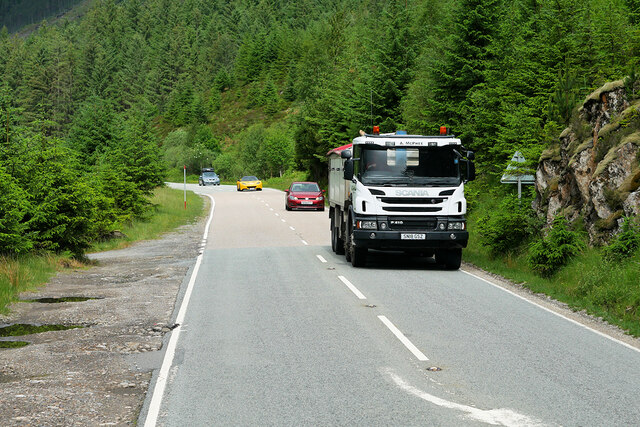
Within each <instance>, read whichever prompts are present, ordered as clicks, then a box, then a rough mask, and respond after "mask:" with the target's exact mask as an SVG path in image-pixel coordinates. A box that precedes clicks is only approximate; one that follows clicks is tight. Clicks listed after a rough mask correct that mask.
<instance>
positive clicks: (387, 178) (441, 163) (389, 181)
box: [328, 129, 475, 269]
mask: <svg viewBox="0 0 640 427" xmlns="http://www.w3.org/2000/svg"><path fill="white" fill-rule="evenodd" d="M328 155H329V206H330V207H329V215H330V218H331V233H332V236H331V242H332V249H333V250H334V251H335V252H337V253H345V255H346V257H347V260H348V261H351V263H352V264H353V265H354V266H362V265H364V264H365V262H366V256H367V252H368V250H369V249H376V250H404V251H407V252H413V253H422V254H425V255H427V256H433V255H435V257H436V262H438V263H440V264H444V265H445V266H446V267H447V268H452V269H457V268H459V267H460V262H461V257H462V248H465V247H466V246H467V242H468V239H469V233H468V231H467V228H466V220H465V214H466V209H467V202H466V199H465V197H464V183H465V182H467V181H469V180H471V179H474V177H475V168H474V165H473V161H472V160H473V157H474V156H473V153H472V152H470V151H467V150H465V149H464V148H463V147H462V143H461V141H460V139H459V138H456V137H455V136H452V135H448V132H447V131H446V129H445V130H444V131H443V132H441V134H440V135H437V136H423V135H407V134H406V132H402V131H399V132H395V133H392V134H376V133H374V134H363V135H361V136H359V137H357V138H355V139H354V140H353V142H352V143H351V144H348V145H345V146H342V147H338V148H336V149H334V150H332V151H330V152H329V153H328Z"/></svg>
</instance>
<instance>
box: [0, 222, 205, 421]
mask: <svg viewBox="0 0 640 427" xmlns="http://www.w3.org/2000/svg"><path fill="white" fill-rule="evenodd" d="M205 222H206V219H205V218H202V219H200V220H199V221H198V222H197V223H194V224H191V225H186V226H182V227H180V228H179V229H178V230H176V231H175V232H171V233H167V234H165V235H163V236H162V237H161V238H160V239H157V240H149V241H144V242H139V243H136V244H134V245H133V246H131V247H129V248H126V249H120V250H114V251H108V252H102V253H97V254H92V255H91V256H90V258H92V259H93V260H95V261H97V265H96V266H94V267H90V268H87V269H80V270H76V271H72V272H62V273H58V274H57V275H56V276H55V277H54V278H53V279H52V280H50V281H49V283H48V284H47V285H46V286H43V287H41V288H39V289H38V290H37V292H35V293H27V294H22V295H21V298H23V299H36V298H43V297H91V298H96V299H90V300H87V301H83V302H62V303H56V304H45V303H27V302H19V303H14V304H12V305H11V306H10V310H11V312H10V314H9V315H6V316H0V327H2V326H4V325H7V324H34V325H42V324H46V325H49V324H62V325H81V326H83V327H82V328H78V329H70V330H65V331H51V332H44V333H39V334H33V335H28V336H21V337H10V338H0V339H2V340H16V341H17V340H20V341H27V342H29V345H27V346H26V347H22V348H16V349H0V425H3V426H32V425H33V426H36V425H37V426H54V425H56V426H57V425H96V426H97V425H134V424H136V422H137V418H138V413H139V411H140V410H141V408H142V405H143V402H144V399H145V395H146V392H147V389H148V387H149V383H150V380H151V375H152V370H153V369H155V368H158V367H159V366H160V364H161V363H162V352H161V351H159V350H160V349H161V347H162V340H163V336H164V335H165V334H166V333H167V332H168V331H170V330H171V327H172V324H171V319H172V315H173V311H174V307H175V305H176V299H177V298H178V295H179V292H180V289H181V285H182V283H183V281H184V280H185V277H188V273H189V270H190V269H191V268H193V265H194V264H195V261H196V258H197V255H198V252H199V249H200V246H199V245H200V242H201V239H202V233H203V230H204V226H205ZM3 324H4V325H3Z"/></svg>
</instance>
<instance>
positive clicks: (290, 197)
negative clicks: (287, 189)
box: [289, 196, 298, 200]
mask: <svg viewBox="0 0 640 427" xmlns="http://www.w3.org/2000/svg"><path fill="white" fill-rule="evenodd" d="M289 200H298V198H297V197H296V196H289Z"/></svg>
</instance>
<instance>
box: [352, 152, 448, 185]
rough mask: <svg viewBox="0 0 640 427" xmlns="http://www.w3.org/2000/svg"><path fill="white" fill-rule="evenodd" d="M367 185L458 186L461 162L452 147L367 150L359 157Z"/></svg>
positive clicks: (361, 171)
mask: <svg viewBox="0 0 640 427" xmlns="http://www.w3.org/2000/svg"><path fill="white" fill-rule="evenodd" d="M360 158H361V162H360V171H359V172H360V174H361V180H362V183H363V184H365V185H387V184H388V185H406V186H421V185H446V186H451V185H459V184H460V171H459V159H458V156H457V154H456V153H455V151H454V150H453V148H451V147H421V148H388V147H365V148H363V149H362V153H361V155H360Z"/></svg>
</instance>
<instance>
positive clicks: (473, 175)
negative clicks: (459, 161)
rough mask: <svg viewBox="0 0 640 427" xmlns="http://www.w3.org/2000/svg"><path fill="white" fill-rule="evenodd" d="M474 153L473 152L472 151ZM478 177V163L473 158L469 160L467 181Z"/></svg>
mask: <svg viewBox="0 0 640 427" xmlns="http://www.w3.org/2000/svg"><path fill="white" fill-rule="evenodd" d="M471 154H472V155H473V153H471ZM474 179H476V165H475V163H473V162H472V161H471V160H467V181H473V180H474Z"/></svg>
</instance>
